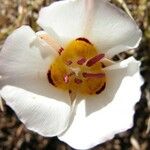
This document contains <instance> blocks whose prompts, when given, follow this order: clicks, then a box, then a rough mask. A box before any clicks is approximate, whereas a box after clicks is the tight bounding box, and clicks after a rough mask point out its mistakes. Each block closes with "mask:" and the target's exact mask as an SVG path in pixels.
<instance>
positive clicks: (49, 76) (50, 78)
mask: <svg viewBox="0 0 150 150" xmlns="http://www.w3.org/2000/svg"><path fill="white" fill-rule="evenodd" d="M47 78H48V81H49V83H50V84H52V85H54V86H55V84H54V82H53V80H52V77H51V70H48V73H47Z"/></svg>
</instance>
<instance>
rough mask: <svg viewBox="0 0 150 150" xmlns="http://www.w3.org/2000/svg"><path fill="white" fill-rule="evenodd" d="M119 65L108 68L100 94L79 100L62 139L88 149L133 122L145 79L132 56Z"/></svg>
mask: <svg viewBox="0 0 150 150" xmlns="http://www.w3.org/2000/svg"><path fill="white" fill-rule="evenodd" d="M118 66H119V67H118V69H117V68H116V70H114V69H113V70H108V72H107V79H108V81H107V85H106V89H105V90H104V91H103V92H102V93H101V94H99V95H97V96H93V97H92V96H91V97H87V98H85V99H84V98H83V100H81V101H80V102H79V104H78V107H77V112H76V115H75V118H74V121H73V123H72V124H71V126H70V128H69V129H68V130H67V131H66V132H65V133H64V134H62V135H61V136H59V139H60V140H62V141H65V142H66V143H68V144H69V145H71V146H72V147H73V148H76V149H88V148H91V147H94V146H96V145H97V144H100V143H103V142H105V141H107V140H109V139H111V138H113V136H114V135H115V134H117V133H119V132H122V131H125V130H127V129H128V128H130V127H131V126H132V125H133V115H134V105H135V103H136V102H137V101H138V100H139V98H140V95H141V92H140V86H141V84H142V83H143V80H142V79H141V76H140V75H139V63H138V62H137V61H135V60H133V59H129V60H126V67H123V68H121V67H120V66H122V65H118ZM123 66H125V64H124V65H123ZM134 67H135V68H136V69H134ZM119 68H120V69H119Z"/></svg>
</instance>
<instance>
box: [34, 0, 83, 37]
mask: <svg viewBox="0 0 150 150" xmlns="http://www.w3.org/2000/svg"><path fill="white" fill-rule="evenodd" d="M83 7H84V1H83V0H65V1H59V2H54V3H52V4H51V5H50V6H48V7H45V8H42V9H41V11H40V13H39V18H38V21H37V23H38V24H39V25H40V26H41V27H42V28H43V29H44V30H45V31H47V32H48V33H49V29H50V30H51V28H52V29H53V30H54V31H55V32H56V33H57V34H58V35H59V36H60V37H61V38H63V39H67V40H70V39H75V38H77V37H80V36H81V34H82V32H83V30H84V26H83V21H84V17H85V14H84V8H83Z"/></svg>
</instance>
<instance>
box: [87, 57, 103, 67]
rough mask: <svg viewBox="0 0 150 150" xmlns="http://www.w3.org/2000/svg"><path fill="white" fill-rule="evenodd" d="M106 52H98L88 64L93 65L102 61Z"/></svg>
mask: <svg viewBox="0 0 150 150" xmlns="http://www.w3.org/2000/svg"><path fill="white" fill-rule="evenodd" d="M104 56H105V54H98V55H96V56H94V57H92V58H91V59H89V60H88V61H87V63H86V66H88V67H91V66H92V65H94V64H95V63H97V62H98V61H100V60H101V59H102V58H104Z"/></svg>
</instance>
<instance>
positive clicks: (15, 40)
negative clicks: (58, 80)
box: [0, 26, 52, 96]
mask: <svg viewBox="0 0 150 150" xmlns="http://www.w3.org/2000/svg"><path fill="white" fill-rule="evenodd" d="M35 38H36V35H35V33H34V32H33V30H32V29H31V28H30V27H28V26H22V27H21V28H18V29H17V30H15V31H14V32H13V33H12V34H11V35H10V36H9V37H8V38H7V40H6V41H5V43H4V46H3V48H2V51H1V52H0V88H1V87H3V86H4V85H8V84H9V85H13V86H19V87H21V88H24V89H26V90H29V91H32V92H35V93H37V94H41V95H45V94H46V95H45V96H48V95H50V94H48V93H49V90H51V88H49V86H50V84H49V83H48V79H47V71H48V69H49V67H50V62H51V61H52V58H47V59H46V60H43V59H42V58H41V55H40V51H39V49H38V48H36V47H34V46H32V47H31V46H30V44H31V43H32V42H33V40H34V39H35ZM45 89H46V90H45Z"/></svg>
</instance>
